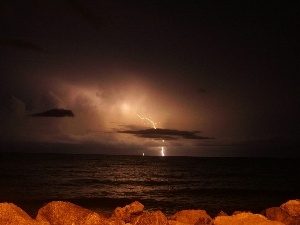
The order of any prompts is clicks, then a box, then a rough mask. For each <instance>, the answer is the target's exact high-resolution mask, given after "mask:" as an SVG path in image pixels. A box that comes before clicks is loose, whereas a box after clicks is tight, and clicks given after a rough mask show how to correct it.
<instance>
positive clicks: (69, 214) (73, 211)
mask: <svg viewBox="0 0 300 225" xmlns="http://www.w3.org/2000/svg"><path fill="white" fill-rule="evenodd" d="M36 220H37V221H39V222H41V221H43V222H49V223H50V224H51V225H64V224H72V225H96V224H107V219H106V218H104V216H101V215H100V214H98V213H95V212H93V211H90V210H88V209H85V208H82V207H80V206H77V205H75V204H73V203H70V202H61V201H54V202H50V203H48V204H47V205H45V206H44V207H42V208H40V209H39V211H38V214H37V217H36Z"/></svg>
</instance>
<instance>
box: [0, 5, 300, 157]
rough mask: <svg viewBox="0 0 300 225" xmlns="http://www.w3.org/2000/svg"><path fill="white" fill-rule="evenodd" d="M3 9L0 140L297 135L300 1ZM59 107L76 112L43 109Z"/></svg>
mask: <svg viewBox="0 0 300 225" xmlns="http://www.w3.org/2000/svg"><path fill="white" fill-rule="evenodd" d="M0 10H1V11H0V24H1V33H0V52H1V59H0V63H1V64H0V68H1V75H0V122H1V131H0V141H1V142H2V143H15V144H16V145H18V146H19V145H21V144H18V143H38V144H43V143H45V144H49V145H55V146H57V145H72V146H74V145H76V146H83V147H82V148H81V149H83V150H82V151H84V146H89V148H92V147H93V148H94V149H100V148H101V149H107V150H105V151H107V152H105V151H104V153H109V152H110V149H118V150H116V151H114V153H115V152H117V153H120V154H122V153H124V154H131V153H132V152H130V151H131V150H132V149H147V148H149V149H151V148H155V147H156V146H161V145H162V143H161V141H162V140H163V139H164V138H166V141H165V142H164V143H163V144H164V146H166V147H168V148H169V149H170V152H171V149H172V146H191V147H195V146H207V145H212V146H216V145H250V146H251V145H270V146H272V145H283V146H290V145H291V146H294V145H299V134H300V129H299V128H300V126H299V121H300V116H299V115H300V113H299V90H298V86H299V78H298V76H299V47H300V46H299V35H298V34H297V31H298V30H299V8H298V7H296V3H292V2H284V1H282V2H279V1H275V2H270V3H267V2H261V1H257V2H256V1H230V2H222V1H165V0H162V1H135V0H132V1H116V0H110V1H92V0H85V1H83V0H53V1H46V0H33V1H20V0H11V1H4V2H1V3H0ZM59 109H65V110H70V111H71V112H72V113H73V114H74V116H42V115H44V114H43V113H45V112H47V111H49V110H59ZM70 111H68V112H70ZM28 115H40V116H35V117H34V116H28ZM154 127H155V128H160V129H157V131H155V129H154ZM191 137H192V138H191ZM91 146H92V147H91ZM187 151H188V150H187ZM102 152H103V151H102ZM170 154H171V153H170Z"/></svg>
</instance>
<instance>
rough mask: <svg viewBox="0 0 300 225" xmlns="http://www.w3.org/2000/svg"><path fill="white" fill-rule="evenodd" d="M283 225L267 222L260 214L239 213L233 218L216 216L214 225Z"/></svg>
mask: <svg viewBox="0 0 300 225" xmlns="http://www.w3.org/2000/svg"><path fill="white" fill-rule="evenodd" d="M241 224H242V225H254V224H255V225H284V224H283V223H281V222H278V221H271V220H268V219H267V218H266V217H264V216H263V215H260V214H252V213H239V214H237V215H233V216H217V217H216V218H215V220H214V225H241Z"/></svg>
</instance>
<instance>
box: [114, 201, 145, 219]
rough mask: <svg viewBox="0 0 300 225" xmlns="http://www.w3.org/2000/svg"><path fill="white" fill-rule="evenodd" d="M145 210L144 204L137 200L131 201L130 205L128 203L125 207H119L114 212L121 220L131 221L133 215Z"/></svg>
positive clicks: (115, 216)
mask: <svg viewBox="0 0 300 225" xmlns="http://www.w3.org/2000/svg"><path fill="white" fill-rule="evenodd" d="M143 210H144V205H143V204H141V203H139V202H137V201H135V202H132V203H130V204H129V205H126V206H125V207H122V208H121V207H117V208H116V209H115V210H114V212H113V214H112V217H113V218H118V219H120V220H123V221H125V222H129V221H130V218H131V215H136V214H140V213H142V212H143Z"/></svg>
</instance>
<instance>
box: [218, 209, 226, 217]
mask: <svg viewBox="0 0 300 225" xmlns="http://www.w3.org/2000/svg"><path fill="white" fill-rule="evenodd" d="M218 216H228V214H227V213H226V212H224V211H223V210H221V211H220V212H219V213H218Z"/></svg>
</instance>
